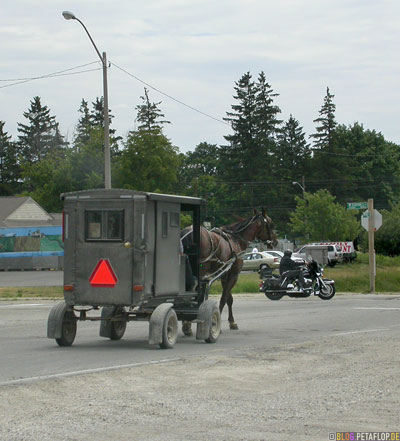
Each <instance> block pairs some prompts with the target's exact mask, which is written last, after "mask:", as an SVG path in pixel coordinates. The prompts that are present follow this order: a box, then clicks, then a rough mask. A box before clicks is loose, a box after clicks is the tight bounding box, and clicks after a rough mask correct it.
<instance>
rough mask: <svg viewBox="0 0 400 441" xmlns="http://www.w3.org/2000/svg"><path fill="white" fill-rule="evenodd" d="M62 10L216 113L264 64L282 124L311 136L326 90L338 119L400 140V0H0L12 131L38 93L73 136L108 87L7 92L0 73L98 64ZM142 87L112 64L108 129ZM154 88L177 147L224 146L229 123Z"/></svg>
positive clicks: (177, 92)
mask: <svg viewBox="0 0 400 441" xmlns="http://www.w3.org/2000/svg"><path fill="white" fill-rule="evenodd" d="M64 10H69V11H72V12H73V13H74V14H75V15H76V16H77V17H78V18H79V19H81V20H82V21H83V23H85V25H86V27H87V28H88V30H89V32H90V33H91V35H92V37H93V39H94V41H95V43H96V45H97V47H98V48H99V50H100V52H103V51H105V52H106V53H107V58H108V59H109V61H111V62H112V63H114V64H115V65H117V66H119V67H121V68H123V69H124V70H126V71H127V72H129V73H131V74H132V75H134V76H136V77H138V78H140V79H141V80H143V81H145V82H147V83H149V84H150V85H151V86H153V87H155V88H157V89H159V90H161V91H162V92H164V93H166V94H168V95H170V96H172V97H174V98H176V99H177V100H180V101H182V102H184V103H186V104H187V105H189V106H192V107H194V108H196V109H198V110H200V111H202V112H204V113H207V114H209V115H211V116H213V117H214V118H216V119H219V120H222V118H223V117H224V116H226V112H227V111H230V110H231V105H232V104H233V103H234V99H233V94H234V83H235V81H237V80H238V79H239V78H240V77H241V76H242V75H243V74H244V73H245V72H247V71H250V72H251V73H252V74H253V77H254V78H256V77H257V76H258V74H259V72H260V71H264V72H265V74H266V77H267V80H268V82H269V84H270V85H271V86H272V88H273V89H274V91H275V92H276V93H278V94H279V96H278V97H277V98H276V101H275V102H276V104H277V105H279V107H280V108H281V110H282V115H281V117H282V119H285V120H286V119H287V118H288V117H289V115H290V114H292V115H293V116H294V117H295V118H296V119H298V120H299V121H300V124H301V125H302V126H303V127H304V130H305V131H306V133H307V135H310V134H311V133H313V132H314V128H315V126H314V123H313V120H314V119H315V118H317V117H318V111H319V110H320V108H321V105H322V103H323V98H324V96H325V93H326V87H327V86H329V88H330V91H331V93H333V94H334V95H335V98H334V102H335V104H336V119H337V121H338V122H339V123H343V124H346V125H348V124H353V123H354V122H355V121H358V122H360V123H362V124H364V127H365V128H368V129H375V130H376V131H378V132H382V134H383V135H384V136H385V138H386V139H387V140H390V141H394V142H396V143H399V144H400V124H399V104H400V84H399V81H400V61H399V57H400V55H399V46H400V1H399V0H279V1H278V0H274V1H271V0H147V1H144V0H113V1H109V0H107V1H106V0H84V1H82V0H80V1H77V0H71V1H62V0H40V1H37V0H35V1H34V0H14V1H11V0H1V3H0V17H1V26H0V67H1V69H0V80H1V81H0V87H1V88H0V100H1V106H0V120H2V121H5V123H6V125H5V130H6V131H8V133H9V134H12V135H13V136H16V135H17V130H16V127H17V122H25V118H24V117H23V115H22V114H23V112H24V111H26V110H27V109H28V108H29V106H30V100H31V99H32V98H33V97H34V96H36V95H38V96H40V97H41V99H42V104H44V105H47V106H48V107H49V108H50V110H51V113H52V115H55V116H56V119H57V121H58V122H59V123H60V127H61V131H62V133H63V134H65V135H67V137H68V139H71V137H72V135H73V132H74V127H75V125H76V123H77V120H78V118H79V114H78V108H79V105H80V101H81V99H82V98H85V99H86V100H88V101H89V102H91V101H94V100H95V98H96V97H97V96H101V95H102V93H103V92H102V72H101V70H96V71H92V72H87V73H82V74H77V75H68V76H60V77H54V78H45V79H40V80H36V81H30V82H26V83H22V84H17V85H13V86H10V87H4V86H6V85H9V84H11V83H13V82H14V81H11V82H5V81H3V80H14V79H23V78H30V77H37V76H42V75H46V74H50V73H54V72H59V71H63V70H66V69H69V68H74V67H76V66H80V65H84V64H87V63H91V62H95V61H96V60H98V57H97V55H96V52H95V51H94V48H93V47H92V45H91V43H90V40H89V39H88V37H87V35H86V34H85V31H84V30H83V28H82V27H81V25H80V24H79V23H78V22H77V21H73V20H70V21H66V20H65V19H64V18H63V16H62V15H61V13H62V11H64ZM99 67H100V65H99V64H93V65H90V66H87V67H84V68H81V69H78V70H77V71H79V70H87V69H94V68H99ZM143 87H144V86H143V84H142V83H141V82H139V81H138V80H136V79H134V78H132V77H130V76H129V75H127V74H126V73H124V72H122V71H121V70H119V69H118V68H117V67H115V66H111V69H110V70H109V102H110V108H111V109H112V113H113V115H114V116H115V118H114V121H113V125H112V127H113V128H115V129H116V130H117V132H118V134H119V135H121V136H124V135H126V133H127V132H128V131H129V130H132V129H133V128H134V127H135V126H134V118H135V113H136V112H135V110H134V109H135V106H136V105H138V104H140V98H139V97H140V96H141V95H143ZM149 95H150V99H151V101H156V102H157V101H162V104H161V106H160V107H161V109H162V111H163V112H164V114H165V116H166V118H167V119H168V120H170V121H171V122H172V124H171V125H169V126H168V127H167V128H166V134H167V136H168V137H169V138H170V139H171V141H172V143H173V144H174V145H176V146H178V147H179V149H180V150H181V151H182V152H185V151H188V150H193V149H194V148H195V147H196V145H197V144H198V143H200V142H202V141H207V142H210V143H216V144H223V143H224V135H227V134H228V133H229V126H227V125H225V124H223V123H222V122H218V121H216V120H213V119H211V118H208V117H206V116H204V115H201V114H199V113H197V112H195V111H193V110H190V109H188V108H187V107H185V106H183V105H181V104H178V103H177V102H175V101H173V100H171V99H169V98H167V97H165V96H163V95H160V94H159V93H158V92H156V91H154V90H152V89H150V91H149Z"/></svg>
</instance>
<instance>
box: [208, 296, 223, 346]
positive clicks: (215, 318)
mask: <svg viewBox="0 0 400 441" xmlns="http://www.w3.org/2000/svg"><path fill="white" fill-rule="evenodd" d="M210 322H211V323H210V334H209V336H208V338H206V339H205V340H204V341H205V342H206V343H215V342H216V341H217V340H218V338H219V335H220V334H221V313H220V312H219V308H218V306H217V305H215V306H214V308H213V309H212V310H211V320H210Z"/></svg>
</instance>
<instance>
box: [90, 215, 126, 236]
mask: <svg viewBox="0 0 400 441" xmlns="http://www.w3.org/2000/svg"><path fill="white" fill-rule="evenodd" d="M85 240H86V241H115V242H122V241H123V240H124V211H123V210H119V211H115V210H109V211H108V210H90V211H89V210H88V211H85Z"/></svg>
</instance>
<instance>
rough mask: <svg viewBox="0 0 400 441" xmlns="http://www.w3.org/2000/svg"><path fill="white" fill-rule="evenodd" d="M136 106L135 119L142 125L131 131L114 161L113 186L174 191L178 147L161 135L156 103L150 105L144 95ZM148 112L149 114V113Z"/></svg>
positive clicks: (160, 116) (159, 113)
mask: <svg viewBox="0 0 400 441" xmlns="http://www.w3.org/2000/svg"><path fill="white" fill-rule="evenodd" d="M141 98H142V100H143V105H142V106H137V108H136V109H137V111H138V115H137V120H138V121H140V122H141V123H142V124H141V125H140V126H139V128H138V130H135V131H131V132H130V133H129V134H128V137H127V139H126V141H125V143H124V148H123V150H122V151H121V154H120V156H119V158H118V160H117V161H116V166H115V173H114V175H115V183H116V186H117V187H120V188H131V189H136V190H143V191H156V192H164V193H168V192H174V190H175V189H176V186H177V174H178V169H179V163H180V156H179V154H178V148H177V147H174V146H173V145H172V144H171V142H170V141H169V139H168V138H167V137H166V136H165V135H164V134H163V133H162V123H165V121H159V118H164V115H163V114H162V113H161V111H160V109H159V108H158V103H150V101H149V100H148V95H147V94H145V96H144V97H141ZM149 111H150V112H149Z"/></svg>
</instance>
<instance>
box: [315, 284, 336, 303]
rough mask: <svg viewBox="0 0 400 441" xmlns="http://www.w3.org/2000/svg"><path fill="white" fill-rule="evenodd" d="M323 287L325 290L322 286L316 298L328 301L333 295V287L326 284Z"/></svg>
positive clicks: (334, 290)
mask: <svg viewBox="0 0 400 441" xmlns="http://www.w3.org/2000/svg"><path fill="white" fill-rule="evenodd" d="M325 286H326V288H324V287H323V286H321V287H320V290H319V294H318V297H319V298H320V299H322V300H329V299H331V298H332V297H333V296H334V295H335V292H336V289H335V285H334V284H332V285H328V284H326V285H325Z"/></svg>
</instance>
